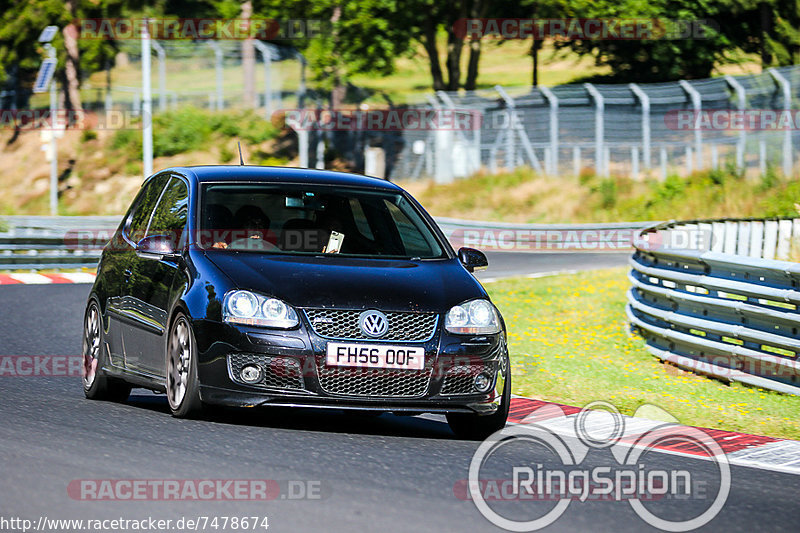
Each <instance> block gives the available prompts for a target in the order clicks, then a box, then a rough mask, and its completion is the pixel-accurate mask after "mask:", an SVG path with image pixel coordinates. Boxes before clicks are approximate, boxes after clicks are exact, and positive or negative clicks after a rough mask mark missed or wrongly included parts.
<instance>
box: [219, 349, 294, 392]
mask: <svg viewBox="0 0 800 533" xmlns="http://www.w3.org/2000/svg"><path fill="white" fill-rule="evenodd" d="M246 365H257V366H258V367H259V368H261V379H260V380H259V381H257V382H256V383H247V382H245V381H244V380H242V378H241V376H240V373H241V371H242V368H244V367H245V366H246ZM228 369H229V370H230V375H231V377H232V378H233V380H234V381H235V382H236V383H241V384H242V385H249V386H254V387H263V388H269V389H289V390H302V389H305V385H304V384H303V376H302V375H301V372H300V362H299V361H298V360H297V359H295V358H294V357H276V356H272V355H261V354H254V353H232V354H228Z"/></svg>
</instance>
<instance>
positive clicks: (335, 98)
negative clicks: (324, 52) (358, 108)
mask: <svg viewBox="0 0 800 533" xmlns="http://www.w3.org/2000/svg"><path fill="white" fill-rule="evenodd" d="M341 18H342V7H341V6H338V5H337V6H336V7H334V8H333V15H332V16H331V25H332V26H333V27H334V28H336V23H337V22H339V20H340V19H341ZM333 40H334V44H336V43H337V42H338V41H339V34H338V32H337V31H336V30H335V29H334V33H333ZM334 49H335V48H334ZM346 95H347V87H345V86H344V84H343V83H342V76H341V73H340V71H339V67H338V66H337V67H336V68H335V69H334V73H333V89H331V109H341V107H342V104H343V103H344V97H345V96H346Z"/></svg>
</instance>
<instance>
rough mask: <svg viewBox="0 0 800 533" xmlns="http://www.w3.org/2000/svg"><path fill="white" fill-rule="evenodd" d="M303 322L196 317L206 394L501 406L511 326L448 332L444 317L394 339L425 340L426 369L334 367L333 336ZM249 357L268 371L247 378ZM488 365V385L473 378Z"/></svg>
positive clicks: (312, 402)
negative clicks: (420, 333)
mask: <svg viewBox="0 0 800 533" xmlns="http://www.w3.org/2000/svg"><path fill="white" fill-rule="evenodd" d="M302 322H303V323H302V324H301V326H300V327H298V328H297V329H295V330H290V331H277V330H266V329H264V328H256V327H246V326H238V325H231V324H225V323H219V322H212V321H205V320H199V321H196V322H195V323H194V333H195V338H196V341H197V348H198V367H197V371H198V380H199V384H200V397H201V399H202V401H203V402H206V403H209V404H218V405H229V406H240V407H245V406H246V407H251V406H269V405H275V406H292V407H314V408H332V409H357V410H361V411H364V410H374V411H383V412H395V413H423V412H433V413H476V414H481V415H488V414H492V413H494V412H496V410H497V409H498V407H499V406H500V402H501V401H502V384H503V383H504V381H505V376H506V375H507V372H508V369H509V365H508V352H507V348H506V341H505V334H504V333H500V334H497V335H479V336H455V335H450V334H448V333H446V332H443V331H442V328H441V326H440V325H438V326H437V331H436V333H435V334H434V335H433V337H432V338H430V339H429V340H427V341H424V342H391V343H387V344H392V345H403V346H418V347H423V348H424V350H425V368H424V370H422V371H406V370H391V371H382V370H376V369H355V368H352V369H351V368H346V367H327V366H326V365H325V353H326V346H327V343H328V342H329V341H331V340H332V339H326V338H323V337H321V336H319V335H317V334H316V333H315V332H314V331H313V330H312V329H311V328H310V327H308V324H307V323H306V322H305V321H304V320H303V321H302ZM440 324H441V321H440ZM337 342H341V341H340V340H337ZM349 342H354V343H367V344H374V343H376V342H379V341H371V340H370V341H366V340H352V341H349ZM245 364H255V365H256V366H258V367H259V368H260V369H261V370H262V374H263V378H262V379H261V380H260V381H259V382H258V383H257V384H247V383H245V382H244V381H243V380H242V379H241V377H240V373H239V371H240V369H241V368H242V366H243V365H245ZM481 372H483V373H486V374H487V375H490V376H491V379H492V385H491V388H490V389H489V391H488V392H486V393H479V392H477V391H475V390H474V389H473V388H472V386H471V385H472V382H473V381H474V377H475V375H477V374H478V373H481ZM498 376H499V377H498ZM498 389H499V390H498Z"/></svg>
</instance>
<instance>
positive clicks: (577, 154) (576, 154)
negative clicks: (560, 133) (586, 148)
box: [572, 145, 581, 177]
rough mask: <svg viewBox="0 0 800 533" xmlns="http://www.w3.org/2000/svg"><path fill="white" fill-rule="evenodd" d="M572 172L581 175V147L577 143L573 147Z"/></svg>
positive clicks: (576, 175)
mask: <svg viewBox="0 0 800 533" xmlns="http://www.w3.org/2000/svg"><path fill="white" fill-rule="evenodd" d="M572 173H573V174H575V177H578V176H580V175H581V147H580V146H577V145H576V146H573V147H572Z"/></svg>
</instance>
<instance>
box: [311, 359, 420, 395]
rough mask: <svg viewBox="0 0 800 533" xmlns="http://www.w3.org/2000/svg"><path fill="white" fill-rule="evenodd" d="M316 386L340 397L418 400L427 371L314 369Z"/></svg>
mask: <svg viewBox="0 0 800 533" xmlns="http://www.w3.org/2000/svg"><path fill="white" fill-rule="evenodd" d="M317 373H318V376H319V385H320V387H321V388H322V390H324V391H325V392H327V393H328V394H337V395H342V396H358V397H362V398H370V397H395V398H418V397H421V396H424V395H425V393H426V392H427V391H428V384H429V383H430V379H431V374H430V370H429V369H426V370H391V369H379V368H355V367H352V368H351V367H337V366H327V365H326V364H325V362H324V361H320V362H319V364H318V366H317Z"/></svg>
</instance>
